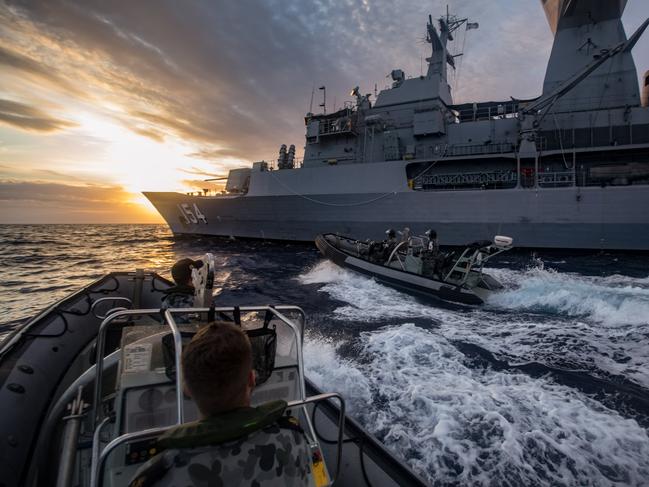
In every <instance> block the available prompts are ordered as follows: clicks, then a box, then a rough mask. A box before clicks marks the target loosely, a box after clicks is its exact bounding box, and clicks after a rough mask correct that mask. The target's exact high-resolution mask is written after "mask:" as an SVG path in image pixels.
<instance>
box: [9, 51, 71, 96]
mask: <svg viewBox="0 0 649 487" xmlns="http://www.w3.org/2000/svg"><path fill="white" fill-rule="evenodd" d="M0 66H2V67H5V68H13V69H16V70H18V71H21V76H22V79H25V78H26V77H27V78H31V79H35V80H37V81H38V82H39V83H45V84H46V85H48V86H52V87H54V88H56V89H59V90H62V91H65V92H69V93H71V94H73V95H75V96H82V92H81V91H80V90H79V89H78V88H76V87H74V85H73V84H72V83H70V82H69V81H67V80H66V79H64V78H63V77H62V76H61V75H59V74H58V73H57V72H56V70H55V69H54V68H52V67H51V66H48V65H46V64H43V63H40V62H38V61H35V60H34V59H32V58H30V57H28V56H25V55H23V54H20V53H18V52H16V51H13V50H11V49H8V48H6V47H3V46H1V45H0Z"/></svg>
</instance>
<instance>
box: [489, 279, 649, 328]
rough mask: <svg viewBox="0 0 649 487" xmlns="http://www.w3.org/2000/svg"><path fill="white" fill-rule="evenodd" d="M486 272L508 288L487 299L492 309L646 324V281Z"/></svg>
mask: <svg viewBox="0 0 649 487" xmlns="http://www.w3.org/2000/svg"><path fill="white" fill-rule="evenodd" d="M488 272H490V273H491V274H493V275H495V276H496V277H497V278H498V279H502V281H501V282H504V283H506V284H508V287H509V288H508V289H507V290H505V291H504V292H501V293H495V294H493V295H492V296H491V297H490V299H489V304H490V305H492V306H495V307H500V308H505V309H510V310H517V311H532V312H540V313H550V314H561V315H568V316H571V317H575V318H584V319H588V320H591V321H595V322H598V323H601V324H602V325H605V326H619V325H647V324H649V278H644V279H634V278H630V277H625V276H619V275H614V276H609V277H588V276H580V275H578V274H568V273H560V272H557V271H554V270H546V269H542V268H532V269H528V270H525V271H511V270H504V269H489V270H488Z"/></svg>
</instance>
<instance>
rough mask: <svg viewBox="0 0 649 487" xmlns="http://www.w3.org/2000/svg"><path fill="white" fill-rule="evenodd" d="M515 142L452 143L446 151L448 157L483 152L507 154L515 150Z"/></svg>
mask: <svg viewBox="0 0 649 487" xmlns="http://www.w3.org/2000/svg"><path fill="white" fill-rule="evenodd" d="M514 147H515V146H514V144H512V143H511V142H497V143H491V144H470V145H469V144H466V145H464V144H462V145H451V146H449V147H448V149H447V151H446V156H447V157H453V156H474V155H481V154H507V153H510V152H513V151H514Z"/></svg>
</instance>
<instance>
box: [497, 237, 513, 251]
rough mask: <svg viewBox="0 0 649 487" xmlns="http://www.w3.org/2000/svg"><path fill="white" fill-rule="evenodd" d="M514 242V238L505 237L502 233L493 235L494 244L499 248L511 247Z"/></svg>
mask: <svg viewBox="0 0 649 487" xmlns="http://www.w3.org/2000/svg"><path fill="white" fill-rule="evenodd" d="M513 243H514V239H513V238H511V237H505V236H504V235H496V236H495V237H494V245H495V246H496V247H500V248H507V247H511V246H512V244H513Z"/></svg>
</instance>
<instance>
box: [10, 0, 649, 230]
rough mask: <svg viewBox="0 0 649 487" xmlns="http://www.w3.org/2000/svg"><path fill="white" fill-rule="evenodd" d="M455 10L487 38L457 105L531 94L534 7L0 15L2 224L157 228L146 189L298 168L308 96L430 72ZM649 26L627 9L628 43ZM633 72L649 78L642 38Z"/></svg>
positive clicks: (352, 0)
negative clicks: (262, 168) (285, 164)
mask: <svg viewBox="0 0 649 487" xmlns="http://www.w3.org/2000/svg"><path fill="white" fill-rule="evenodd" d="M602 1H610V0H602ZM447 3H448V4H449V5H450V9H451V12H452V13H455V14H457V15H460V16H463V17H469V18H470V20H471V21H472V22H478V23H479V24H480V28H479V29H477V30H469V31H466V32H462V33H461V34H460V35H458V36H457V42H456V46H455V47H454V48H452V51H453V52H455V51H454V50H459V49H461V47H462V46H464V55H463V56H462V57H461V58H459V59H460V61H459V62H458V69H457V70H456V72H455V73H454V74H453V75H452V77H451V79H450V84H451V86H452V87H453V96H454V100H455V102H457V103H460V102H466V101H476V100H478V101H484V100H496V99H499V100H507V99H509V97H510V96H513V97H516V98H531V97H535V96H538V95H539V94H540V92H541V88H542V84H543V77H544V74H545V66H546V63H547V59H548V57H549V54H550V49H551V47H552V33H551V31H550V28H549V26H548V24H547V21H546V18H545V15H544V13H543V9H542V7H541V3H540V2H539V1H538V0H489V1H486V0H427V1H413V0H315V1H310V0H236V1H234V0H231V1H227V0H203V1H201V0H186V1H183V2H177V1H158V0H155V1H154V0H138V1H132V0H123V1H110V2H106V1H100V0H83V1H82V0H80V1H77V2H75V1H63V0H42V1H29V0H23V1H5V0H0V223H148V222H161V221H162V219H161V218H160V216H159V215H158V214H157V213H156V212H155V210H154V209H153V208H152V206H151V205H150V204H149V203H148V202H147V201H146V199H145V198H144V197H143V196H142V195H141V191H193V190H199V189H202V188H213V189H219V186H218V183H205V182H204V181H203V180H204V179H206V178H213V177H219V176H224V175H227V172H228V170H229V169H232V168H235V167H245V166H249V165H250V163H251V162H253V161H257V160H262V159H265V160H272V159H275V158H276V153H277V151H278V148H279V146H280V145H281V144H287V145H288V144H295V145H296V147H297V148H298V152H300V151H301V148H302V147H303V145H304V118H303V117H304V114H305V113H306V112H307V111H309V105H310V100H311V94H312V91H313V89H314V87H316V88H317V87H318V86H322V85H325V86H326V87H327V103H328V109H329V110H333V109H334V108H335V106H337V107H340V106H342V104H343V102H344V101H345V100H348V99H349V98H350V97H349V96H348V94H349V92H350V89H351V88H353V87H354V86H357V85H358V86H360V88H361V91H362V92H363V93H374V90H375V86H376V87H377V88H378V90H381V89H382V88H385V87H386V86H387V84H388V82H389V80H388V79H387V77H386V76H387V74H388V73H390V71H391V70H392V69H396V68H401V69H404V70H405V72H406V75H411V76H418V75H420V73H421V71H422V69H423V72H424V73H425V69H426V67H425V61H424V59H425V58H426V57H427V56H428V55H429V49H430V46H429V45H427V44H426V43H425V42H424V37H425V30H426V20H427V15H428V14H429V13H430V14H432V15H433V17H434V18H435V17H438V16H440V15H441V14H442V13H445V11H446V4H447ZM647 17H649V1H647V0H630V1H629V4H628V6H627V9H626V12H625V14H624V17H623V22H624V26H625V29H626V31H627V34H630V33H631V32H632V31H633V30H635V28H636V27H637V26H639V25H640V23H642V21H643V20H644V19H646V18H647ZM634 58H635V60H636V65H637V68H638V74H639V75H640V74H642V73H644V71H646V70H647V69H649V33H647V34H645V37H644V38H643V39H642V40H641V41H640V42H639V43H638V45H637V46H636V47H635V49H634ZM315 92H316V94H315V97H316V99H315V101H314V111H315V109H316V108H317V105H318V104H319V103H320V102H321V100H320V98H319V96H320V94H319V92H318V90H317V89H316V90H315Z"/></svg>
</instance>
